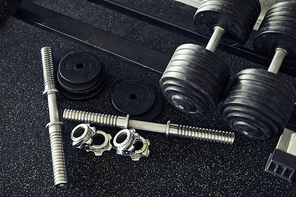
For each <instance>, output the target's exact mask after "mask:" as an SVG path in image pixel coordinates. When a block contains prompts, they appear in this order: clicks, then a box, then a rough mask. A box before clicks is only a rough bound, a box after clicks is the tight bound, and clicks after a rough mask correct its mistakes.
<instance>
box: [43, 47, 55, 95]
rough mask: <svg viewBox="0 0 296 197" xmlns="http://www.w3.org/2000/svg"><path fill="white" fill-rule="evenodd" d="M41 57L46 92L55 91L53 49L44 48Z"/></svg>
mask: <svg viewBox="0 0 296 197" xmlns="http://www.w3.org/2000/svg"><path fill="white" fill-rule="evenodd" d="M41 57H42V65H43V78H44V89H45V90H44V92H47V91H48V90H51V89H55V83H54V68H53V60H52V53H51V48H50V47H43V48H42V49H41Z"/></svg>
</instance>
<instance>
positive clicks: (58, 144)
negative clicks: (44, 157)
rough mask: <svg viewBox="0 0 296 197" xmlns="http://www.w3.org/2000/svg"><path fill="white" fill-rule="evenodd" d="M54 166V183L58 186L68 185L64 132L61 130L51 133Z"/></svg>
mask: <svg viewBox="0 0 296 197" xmlns="http://www.w3.org/2000/svg"><path fill="white" fill-rule="evenodd" d="M49 138H50V147H51V156H52V167H53V175H54V185H55V186H56V187H58V188H64V187H66V186H67V173H66V165H65V156H64V151H63V146H62V144H63V142H62V134H61V132H59V131H54V132H52V133H50V134H49Z"/></svg>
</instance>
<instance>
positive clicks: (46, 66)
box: [41, 47, 67, 188]
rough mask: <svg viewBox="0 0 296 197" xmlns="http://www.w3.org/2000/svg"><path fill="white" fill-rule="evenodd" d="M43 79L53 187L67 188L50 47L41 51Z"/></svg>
mask: <svg viewBox="0 0 296 197" xmlns="http://www.w3.org/2000/svg"><path fill="white" fill-rule="evenodd" d="M41 57H42V65H43V77H44V92H43V95H44V96H47V100H48V110H49V118H50V122H49V123H48V124H47V128H48V131H49V138H50V147H51V156H52V165H53V173H54V185H55V186H56V187H58V188H63V187H66V186H67V174H66V167H65V166H66V165H65V157H64V150H63V144H62V132H61V131H62V128H61V125H62V122H60V121H59V114H58V107H57V99H56V93H57V92H58V91H57V89H56V88H55V83H54V70H53V60H52V53H51V48H50V47H43V48H42V49H41Z"/></svg>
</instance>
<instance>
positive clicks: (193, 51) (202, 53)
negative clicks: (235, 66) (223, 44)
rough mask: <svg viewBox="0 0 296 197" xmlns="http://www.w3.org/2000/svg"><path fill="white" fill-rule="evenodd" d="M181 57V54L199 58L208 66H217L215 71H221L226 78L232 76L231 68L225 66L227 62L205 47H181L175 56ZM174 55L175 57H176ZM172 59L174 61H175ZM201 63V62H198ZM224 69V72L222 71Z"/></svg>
mask: <svg viewBox="0 0 296 197" xmlns="http://www.w3.org/2000/svg"><path fill="white" fill-rule="evenodd" d="M175 54H176V55H179V54H190V55H192V56H193V57H195V58H199V59H202V60H204V61H206V62H208V63H207V65H209V66H211V65H213V64H214V65H216V66H215V69H219V73H223V74H226V77H227V78H229V76H230V70H229V67H228V66H227V65H226V64H225V62H224V61H223V60H222V59H221V58H220V57H219V56H217V55H216V54H215V53H213V52H211V51H208V50H205V48H204V47H201V46H199V45H195V44H183V45H181V46H179V47H178V48H177V49H176V51H175V53H174V55H175ZM174 55H173V57H174ZM173 57H172V59H174V58H173ZM197 61H199V60H197ZM221 69H222V70H221Z"/></svg>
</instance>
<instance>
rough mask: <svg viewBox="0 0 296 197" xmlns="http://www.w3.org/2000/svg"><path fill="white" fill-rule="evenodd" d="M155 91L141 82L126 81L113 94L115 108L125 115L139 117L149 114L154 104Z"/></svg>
mask: <svg viewBox="0 0 296 197" xmlns="http://www.w3.org/2000/svg"><path fill="white" fill-rule="evenodd" d="M154 101H155V93H154V91H153V89H152V88H151V87H150V86H148V85H146V84H144V83H142V82H140V81H134V80H132V81H125V82H123V83H121V84H119V85H118V86H116V87H115V89H114V91H113V93H112V103H113V105H114V107H115V108H116V109H117V110H118V111H120V112H123V113H125V114H129V115H139V114H143V113H145V112H147V111H148V110H149V109H150V108H151V107H152V106H153V104H154Z"/></svg>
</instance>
